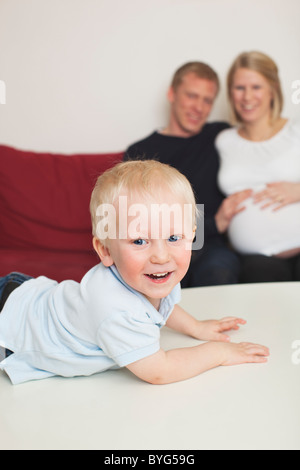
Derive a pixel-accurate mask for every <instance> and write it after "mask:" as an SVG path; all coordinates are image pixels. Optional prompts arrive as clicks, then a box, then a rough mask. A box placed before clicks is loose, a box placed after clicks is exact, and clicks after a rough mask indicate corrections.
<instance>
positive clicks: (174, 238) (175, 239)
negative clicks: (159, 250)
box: [133, 235, 182, 246]
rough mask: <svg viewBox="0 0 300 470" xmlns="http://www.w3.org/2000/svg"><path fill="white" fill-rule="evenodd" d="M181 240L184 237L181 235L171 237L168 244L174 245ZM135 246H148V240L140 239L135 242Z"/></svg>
mask: <svg viewBox="0 0 300 470" xmlns="http://www.w3.org/2000/svg"><path fill="white" fill-rule="evenodd" d="M181 239H182V237H181V236H180V235H171V236H170V237H169V238H168V242H171V243H174V242H177V241H178V240H181ZM133 244H134V245H137V246H143V245H146V244H147V240H144V239H143V238H138V239H137V240H133Z"/></svg>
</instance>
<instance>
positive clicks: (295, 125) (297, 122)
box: [288, 118, 300, 137]
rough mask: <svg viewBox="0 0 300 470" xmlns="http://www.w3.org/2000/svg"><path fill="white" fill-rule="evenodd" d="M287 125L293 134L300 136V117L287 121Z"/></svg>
mask: <svg viewBox="0 0 300 470" xmlns="http://www.w3.org/2000/svg"><path fill="white" fill-rule="evenodd" d="M288 127H289V129H290V131H291V132H292V133H293V134H296V135H298V136H299V137H300V118H293V119H290V120H289V121H288Z"/></svg>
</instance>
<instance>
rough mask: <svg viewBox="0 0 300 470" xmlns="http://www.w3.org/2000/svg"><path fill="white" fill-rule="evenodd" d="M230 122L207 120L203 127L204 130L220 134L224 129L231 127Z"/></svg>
mask: <svg viewBox="0 0 300 470" xmlns="http://www.w3.org/2000/svg"><path fill="white" fill-rule="evenodd" d="M230 127H231V126H230V124H229V123H228V122H226V121H213V122H207V123H206V124H205V126H204V127H203V132H209V133H213V134H215V135H218V134H219V133H220V132H222V131H224V130H225V129H230Z"/></svg>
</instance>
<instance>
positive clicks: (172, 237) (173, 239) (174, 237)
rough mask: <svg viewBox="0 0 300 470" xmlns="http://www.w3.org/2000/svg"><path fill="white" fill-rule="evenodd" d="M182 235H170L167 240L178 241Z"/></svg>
mask: <svg viewBox="0 0 300 470" xmlns="http://www.w3.org/2000/svg"><path fill="white" fill-rule="evenodd" d="M181 238H182V237H180V236H179V235H171V237H170V238H169V239H168V241H169V242H178V240H181Z"/></svg>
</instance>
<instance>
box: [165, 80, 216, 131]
mask: <svg viewBox="0 0 300 470" xmlns="http://www.w3.org/2000/svg"><path fill="white" fill-rule="evenodd" d="M217 92H218V90H217V85H216V83H214V82H212V81H211V80H207V79H204V78H199V77H197V75H195V74H194V73H188V74H186V75H185V77H184V78H183V80H182V82H181V84H180V85H179V86H178V87H177V88H176V90H174V89H173V88H170V90H169V92H168V99H169V102H170V104H171V113H170V123H169V126H168V133H169V134H170V135H174V136H177V137H191V136H193V135H196V134H198V133H199V132H200V131H201V129H202V127H203V126H204V124H205V123H206V121H207V118H208V116H209V114H210V112H211V110H212V106H213V104H214V100H215V98H216V96H217Z"/></svg>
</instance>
